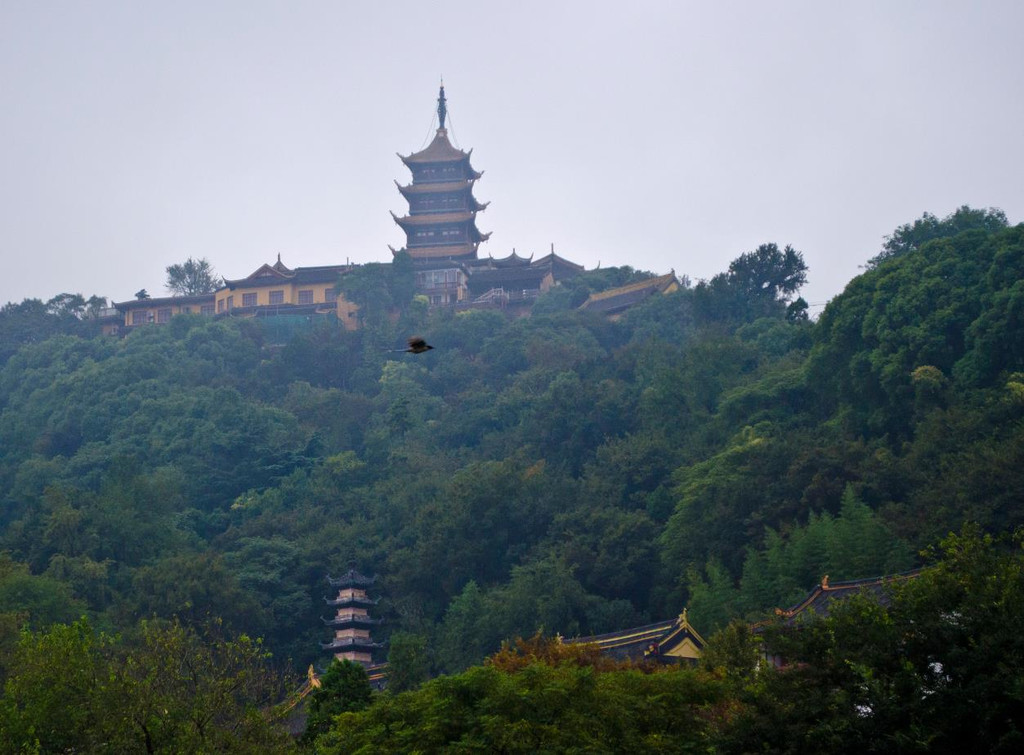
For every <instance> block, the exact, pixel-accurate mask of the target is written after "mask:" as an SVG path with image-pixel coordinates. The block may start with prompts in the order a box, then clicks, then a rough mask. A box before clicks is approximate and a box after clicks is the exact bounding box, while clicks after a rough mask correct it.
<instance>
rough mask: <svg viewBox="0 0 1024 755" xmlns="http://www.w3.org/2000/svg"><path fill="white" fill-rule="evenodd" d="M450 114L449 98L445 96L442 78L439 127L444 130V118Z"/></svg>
mask: <svg viewBox="0 0 1024 755" xmlns="http://www.w3.org/2000/svg"><path fill="white" fill-rule="evenodd" d="M447 116H448V100H446V99H445V97H444V79H441V93H440V94H439V95H437V121H438V124H439V126H438V129H439V130H440V131H444V119H445V118H446V117H447Z"/></svg>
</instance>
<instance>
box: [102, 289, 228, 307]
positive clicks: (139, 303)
mask: <svg viewBox="0 0 1024 755" xmlns="http://www.w3.org/2000/svg"><path fill="white" fill-rule="evenodd" d="M212 303H213V294H212V293H209V294H196V295H195V296H161V297H157V298H147V299H129V300H128V301H121V302H114V309H117V310H119V311H121V312H124V311H125V310H129V309H140V308H149V307H162V306H165V305H176V306H188V305H189V304H212Z"/></svg>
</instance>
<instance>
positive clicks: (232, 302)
mask: <svg viewBox="0 0 1024 755" xmlns="http://www.w3.org/2000/svg"><path fill="white" fill-rule="evenodd" d="M225 306H226V307H227V308H228V309H231V308H232V307H234V306H235V297H234V296H229V297H228V301H227V304H226V305H225Z"/></svg>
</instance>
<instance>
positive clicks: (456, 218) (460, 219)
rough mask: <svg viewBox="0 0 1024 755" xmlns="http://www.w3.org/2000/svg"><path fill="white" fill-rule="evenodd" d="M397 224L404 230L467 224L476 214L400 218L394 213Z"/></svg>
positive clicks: (454, 213) (438, 214) (466, 212)
mask: <svg viewBox="0 0 1024 755" xmlns="http://www.w3.org/2000/svg"><path fill="white" fill-rule="evenodd" d="M392 217H394V219H395V222H396V223H398V225H400V226H402V227H403V228H404V227H405V226H407V225H409V226H416V225H436V224H439V223H466V222H469V221H471V220H473V218H474V214H473V213H472V212H470V211H468V210H464V211H462V212H439V213H436V214H426V215H405V216H403V217H398V216H396V215H395V214H394V213H392Z"/></svg>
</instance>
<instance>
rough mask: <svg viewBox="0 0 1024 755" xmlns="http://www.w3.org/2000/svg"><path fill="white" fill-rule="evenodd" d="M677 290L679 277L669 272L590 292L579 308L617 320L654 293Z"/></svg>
mask: <svg viewBox="0 0 1024 755" xmlns="http://www.w3.org/2000/svg"><path fill="white" fill-rule="evenodd" d="M678 290H679V279H678V278H676V274H675V272H671V273H667V274H666V275H659V276H658V277H656V278H647V279H645V280H642V281H636V282H634V283H629V284H627V285H625V286H619V287H618V288H609V289H608V290H607V291H601V292H599V293H596V294H591V295H590V297H589V298H588V299H587V300H586V301H585V302H583V304H581V305H580V309H585V310H588V311H590V312H598V313H600V314H603V315H606V316H607V317H608V319H609V320H617V319H619V318H620V317H621V316H622V314H623V313H624V312H625V311H626V310H627V309H630V308H632V307H635V306H636V305H637V304H639V303H640V302H642V301H645V300H646V299H647V298H648V297H651V296H654V295H655V294H671V293H672V292H674V291H678Z"/></svg>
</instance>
